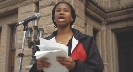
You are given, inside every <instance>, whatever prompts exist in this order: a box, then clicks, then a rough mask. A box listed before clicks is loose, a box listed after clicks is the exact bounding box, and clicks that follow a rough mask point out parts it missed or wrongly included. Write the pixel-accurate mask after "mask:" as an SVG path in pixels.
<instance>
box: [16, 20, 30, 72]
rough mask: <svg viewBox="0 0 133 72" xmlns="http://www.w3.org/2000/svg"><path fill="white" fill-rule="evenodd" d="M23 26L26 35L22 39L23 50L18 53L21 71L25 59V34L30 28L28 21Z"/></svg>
mask: <svg viewBox="0 0 133 72" xmlns="http://www.w3.org/2000/svg"><path fill="white" fill-rule="evenodd" d="M23 26H24V29H23V31H24V36H23V40H22V52H21V53H19V54H18V56H19V57H20V65H19V71H18V72H21V70H22V60H23V56H24V54H23V52H24V44H25V34H26V30H27V28H28V22H26V23H24V24H23Z"/></svg>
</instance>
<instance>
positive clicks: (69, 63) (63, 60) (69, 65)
mask: <svg viewBox="0 0 133 72" xmlns="http://www.w3.org/2000/svg"><path fill="white" fill-rule="evenodd" d="M56 60H57V61H58V62H59V63H60V64H61V65H63V66H65V67H66V68H67V69H69V70H72V69H74V67H75V62H74V60H73V59H72V58H71V57H70V56H68V58H65V57H56Z"/></svg>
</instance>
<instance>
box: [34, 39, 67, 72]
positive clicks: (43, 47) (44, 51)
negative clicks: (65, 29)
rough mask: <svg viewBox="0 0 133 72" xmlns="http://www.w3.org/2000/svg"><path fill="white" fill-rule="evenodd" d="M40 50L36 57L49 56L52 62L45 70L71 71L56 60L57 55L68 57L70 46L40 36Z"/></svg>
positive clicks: (53, 71) (46, 71)
mask: <svg viewBox="0 0 133 72" xmlns="http://www.w3.org/2000/svg"><path fill="white" fill-rule="evenodd" d="M37 46H38V47H39V49H40V51H37V52H36V53H35V56H36V58H37V59H38V58H44V57H47V58H49V59H48V60H47V62H49V63H51V65H50V67H49V68H44V69H43V70H44V72H69V70H68V69H67V68H66V67H64V66H62V65H61V64H60V63H59V62H57V61H56V57H68V47H67V46H66V45H63V44H59V43H55V42H52V41H50V40H46V39H43V38H40V45H37Z"/></svg>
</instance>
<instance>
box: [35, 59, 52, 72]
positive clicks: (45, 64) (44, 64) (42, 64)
mask: <svg viewBox="0 0 133 72" xmlns="http://www.w3.org/2000/svg"><path fill="white" fill-rule="evenodd" d="M46 60H48V58H39V59H38V60H37V70H39V71H41V70H42V69H43V68H48V67H50V65H51V64H50V63H48V62H46Z"/></svg>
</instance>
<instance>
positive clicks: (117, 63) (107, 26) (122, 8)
mask: <svg viewBox="0 0 133 72" xmlns="http://www.w3.org/2000/svg"><path fill="white" fill-rule="evenodd" d="M59 1H66V2H69V3H70V4H72V6H73V7H74V9H75V11H76V14H77V18H76V22H75V24H74V25H73V27H74V28H76V29H78V30H80V31H81V32H82V33H85V34H88V35H90V36H93V37H94V39H95V41H96V43H97V45H98V48H99V51H100V54H101V56H102V59H103V62H104V72H133V62H132V61H133V0H0V72H18V70H19V69H18V68H19V60H20V57H19V56H18V54H19V53H20V52H21V51H22V49H21V48H22V47H21V46H22V37H23V25H20V26H18V27H17V29H16V30H15V24H17V23H18V22H20V21H22V20H24V19H26V18H28V17H30V16H32V15H33V14H34V13H36V12H39V13H40V14H41V18H40V19H39V22H38V27H42V28H43V29H44V33H45V34H44V37H46V36H48V35H50V34H51V33H52V32H53V31H54V30H55V28H54V25H53V23H52V20H51V10H52V9H53V7H54V5H55V4H56V3H57V2H59ZM28 26H29V27H33V22H32V21H31V22H29V23H28ZM14 33H16V35H17V36H16V42H15V41H14ZM14 43H16V46H14V45H15V44H14ZM31 53H32V50H31V49H30V48H28V47H27V45H26V44H25V49H24V58H23V63H22V64H23V65H22V72H28V69H29V67H30V61H31V55H32V54H31Z"/></svg>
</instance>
